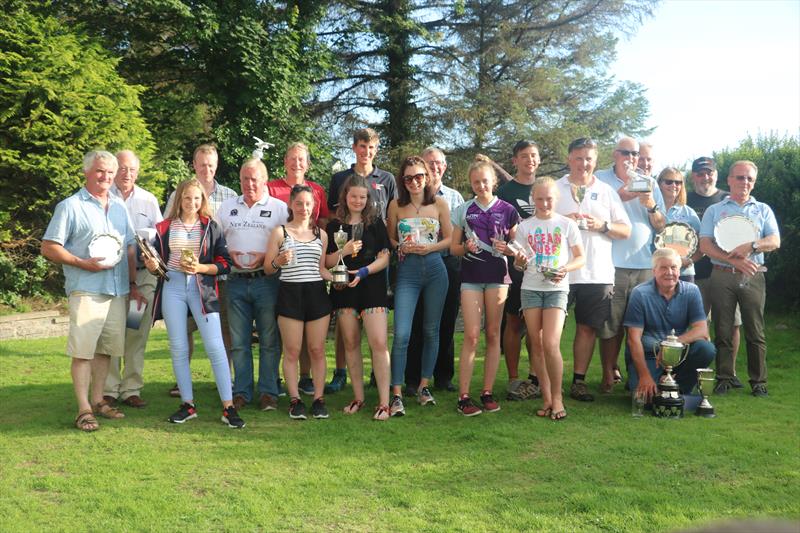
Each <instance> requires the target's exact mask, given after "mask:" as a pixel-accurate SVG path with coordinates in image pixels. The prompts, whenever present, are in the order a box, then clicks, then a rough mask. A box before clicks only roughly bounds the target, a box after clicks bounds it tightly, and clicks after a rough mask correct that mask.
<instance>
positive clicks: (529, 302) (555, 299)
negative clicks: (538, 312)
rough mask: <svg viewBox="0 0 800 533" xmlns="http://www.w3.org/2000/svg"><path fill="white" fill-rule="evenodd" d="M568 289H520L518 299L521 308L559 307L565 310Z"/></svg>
mask: <svg viewBox="0 0 800 533" xmlns="http://www.w3.org/2000/svg"><path fill="white" fill-rule="evenodd" d="M568 295H569V291H530V290H528V289H522V291H521V294H520V299H521V301H522V309H523V310H524V309H551V308H557V309H561V310H562V311H564V312H565V313H566V312H567V297H568Z"/></svg>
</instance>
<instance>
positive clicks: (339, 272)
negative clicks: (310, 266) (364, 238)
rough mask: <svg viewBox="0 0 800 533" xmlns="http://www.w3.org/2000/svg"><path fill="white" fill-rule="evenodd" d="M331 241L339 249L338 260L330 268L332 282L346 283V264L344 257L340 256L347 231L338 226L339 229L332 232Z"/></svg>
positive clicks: (345, 241) (337, 283) (345, 242)
mask: <svg viewBox="0 0 800 533" xmlns="http://www.w3.org/2000/svg"><path fill="white" fill-rule="evenodd" d="M333 242H334V243H335V244H336V248H338V250H339V262H338V263H336V266H334V267H333V268H332V269H331V275H332V276H333V284H334V285H346V284H347V266H345V264H344V258H343V257H342V248H344V245H345V244H347V232H346V231H344V230H342V228H339V230H338V231H336V232H335V233H334V234H333Z"/></svg>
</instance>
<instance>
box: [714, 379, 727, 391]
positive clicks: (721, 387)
mask: <svg viewBox="0 0 800 533" xmlns="http://www.w3.org/2000/svg"><path fill="white" fill-rule="evenodd" d="M729 390H731V382H730V381H727V380H720V381H717V386H716V387H714V394H728V391H729Z"/></svg>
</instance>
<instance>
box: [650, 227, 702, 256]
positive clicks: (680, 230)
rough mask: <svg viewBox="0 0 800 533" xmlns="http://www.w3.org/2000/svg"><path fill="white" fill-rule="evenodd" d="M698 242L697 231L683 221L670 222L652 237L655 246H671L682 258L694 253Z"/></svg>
mask: <svg viewBox="0 0 800 533" xmlns="http://www.w3.org/2000/svg"><path fill="white" fill-rule="evenodd" d="M698 243H699V239H698V237H697V232H696V231H695V230H694V228H692V227H691V226H690V225H689V224H686V223H684V222H670V223H669V224H667V225H666V226H664V229H663V230H662V231H661V233H658V234H656V236H655V237H654V238H653V245H654V246H655V247H656V248H672V249H673V250H675V251H676V252H678V255H679V256H681V257H682V258H683V259H686V258H689V257H691V256H692V255H694V253H695V252H696V251H697V245H698Z"/></svg>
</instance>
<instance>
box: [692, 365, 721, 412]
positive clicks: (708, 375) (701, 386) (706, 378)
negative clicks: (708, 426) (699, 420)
mask: <svg viewBox="0 0 800 533" xmlns="http://www.w3.org/2000/svg"><path fill="white" fill-rule="evenodd" d="M713 386H714V371H713V370H712V369H710V368H698V369H697V390H699V391H700V396H702V397H703V399H702V400H700V405H698V406H697V410H696V411H695V412H694V414H696V415H697V416H702V417H704V418H714V417H715V416H717V415H716V413H715V412H714V406H713V405H711V402H709V401H708V393H709V392H710V391H711V389H712V387H713Z"/></svg>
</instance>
